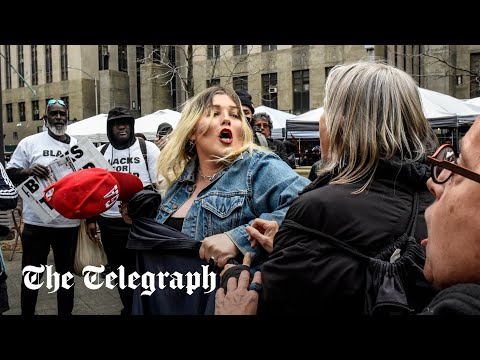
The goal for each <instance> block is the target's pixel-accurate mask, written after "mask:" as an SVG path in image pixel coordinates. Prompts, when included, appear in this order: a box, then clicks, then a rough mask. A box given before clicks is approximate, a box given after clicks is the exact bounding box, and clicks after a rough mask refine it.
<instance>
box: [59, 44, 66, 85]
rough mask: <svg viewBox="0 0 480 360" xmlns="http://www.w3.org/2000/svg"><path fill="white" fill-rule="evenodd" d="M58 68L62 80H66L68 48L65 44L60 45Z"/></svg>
mask: <svg viewBox="0 0 480 360" xmlns="http://www.w3.org/2000/svg"><path fill="white" fill-rule="evenodd" d="M60 69H61V72H62V77H61V78H62V81H65V80H68V48H67V45H60Z"/></svg>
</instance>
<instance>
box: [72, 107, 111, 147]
mask: <svg viewBox="0 0 480 360" xmlns="http://www.w3.org/2000/svg"><path fill="white" fill-rule="evenodd" d="M67 134H68V135H71V136H73V137H75V138H76V139H77V140H80V139H81V138H84V137H88V138H89V139H90V141H91V142H92V143H99V142H108V138H107V114H98V115H95V116H92V117H89V118H86V119H83V120H80V121H77V122H76V123H74V124H71V125H68V128H67Z"/></svg>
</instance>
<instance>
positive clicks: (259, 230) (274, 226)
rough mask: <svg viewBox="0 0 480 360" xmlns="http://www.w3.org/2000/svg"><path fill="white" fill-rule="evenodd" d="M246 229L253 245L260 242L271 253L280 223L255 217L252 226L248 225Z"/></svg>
mask: <svg viewBox="0 0 480 360" xmlns="http://www.w3.org/2000/svg"><path fill="white" fill-rule="evenodd" d="M245 230H246V231H247V233H248V240H249V241H250V245H251V246H252V247H255V246H257V244H260V245H261V246H262V247H263V248H264V249H265V250H266V251H267V252H268V253H269V254H270V253H271V252H272V250H273V238H274V237H275V234H276V233H277V232H278V223H277V222H276V221H270V220H263V219H255V220H254V221H253V223H252V226H247V227H246V228H245Z"/></svg>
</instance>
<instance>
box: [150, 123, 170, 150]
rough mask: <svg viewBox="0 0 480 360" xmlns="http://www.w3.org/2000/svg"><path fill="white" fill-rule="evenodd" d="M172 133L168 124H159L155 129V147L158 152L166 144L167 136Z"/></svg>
mask: <svg viewBox="0 0 480 360" xmlns="http://www.w3.org/2000/svg"><path fill="white" fill-rule="evenodd" d="M172 131H173V128H172V125H170V124H169V123H166V122H164V123H161V124H160V125H158V128H157V138H156V139H155V141H154V142H155V145H157V146H158V148H159V149H160V150H162V149H163V147H164V146H165V145H166V144H167V141H168V135H169V134H170V133H171V132H172Z"/></svg>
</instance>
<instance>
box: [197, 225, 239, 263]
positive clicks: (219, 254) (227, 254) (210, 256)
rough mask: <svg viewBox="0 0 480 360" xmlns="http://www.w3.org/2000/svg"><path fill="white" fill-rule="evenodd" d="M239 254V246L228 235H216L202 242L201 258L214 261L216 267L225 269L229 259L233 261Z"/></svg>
mask: <svg viewBox="0 0 480 360" xmlns="http://www.w3.org/2000/svg"><path fill="white" fill-rule="evenodd" d="M238 253H239V250H238V248H237V246H236V245H235V244H234V243H233V241H232V240H231V239H230V238H229V237H228V235H227V234H224V233H223V234H216V235H212V236H209V237H206V238H205V239H203V240H202V246H201V247H200V251H199V253H198V254H199V255H200V258H201V259H203V260H205V261H206V262H209V261H210V260H213V262H214V263H215V265H216V266H218V267H219V268H223V267H224V266H225V264H226V263H227V261H228V259H232V258H234V257H235V256H237V254H238Z"/></svg>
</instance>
